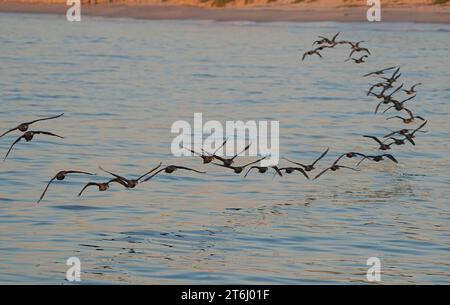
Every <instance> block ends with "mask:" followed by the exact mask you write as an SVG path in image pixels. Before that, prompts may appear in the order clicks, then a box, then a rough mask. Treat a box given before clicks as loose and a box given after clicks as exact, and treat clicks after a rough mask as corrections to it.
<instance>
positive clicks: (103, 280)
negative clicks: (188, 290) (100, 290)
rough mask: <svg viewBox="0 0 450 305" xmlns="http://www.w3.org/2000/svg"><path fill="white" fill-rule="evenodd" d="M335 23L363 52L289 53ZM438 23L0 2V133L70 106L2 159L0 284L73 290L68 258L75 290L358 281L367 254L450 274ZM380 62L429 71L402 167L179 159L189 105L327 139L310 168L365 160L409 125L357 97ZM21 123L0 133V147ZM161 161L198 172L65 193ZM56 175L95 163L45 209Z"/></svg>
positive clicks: (318, 143) (308, 150) (294, 149)
mask: <svg viewBox="0 0 450 305" xmlns="http://www.w3.org/2000/svg"><path fill="white" fill-rule="evenodd" d="M338 31H340V32H341V36H342V38H343V39H348V40H355V41H357V40H365V41H366V43H365V45H366V46H367V47H368V48H370V50H371V51H372V56H371V57H370V58H368V61H367V63H366V64H361V65H357V64H353V63H350V62H345V61H344V60H345V59H346V57H347V56H348V55H347V54H348V47H343V46H341V47H339V48H337V49H333V50H325V51H324V52H323V56H324V58H323V59H319V58H317V57H309V58H307V59H306V60H305V61H304V62H301V60H300V56H301V54H302V52H304V51H307V50H309V49H310V48H311V43H312V41H313V40H314V39H315V38H316V37H317V36H318V35H326V36H332V35H333V34H334V33H336V32H338ZM449 32H450V26H448V25H438V24H434V25H427V24H407V23H395V24H390V23H380V24H368V23H332V22H329V23H323V22H322V23H304V24H303V23H249V22H225V23H219V22H212V21H143V20H139V21H137V20H128V19H101V18H84V19H83V21H82V22H81V23H69V22H66V21H65V19H64V16H51V15H26V14H23V15H21V14H0V63H1V65H0V130H1V131H4V130H8V129H9V128H11V127H14V126H16V125H17V124H18V123H20V122H25V121H29V120H32V119H34V118H39V117H45V116H50V115H54V114H59V113H62V112H64V113H65V115H64V116H63V117H62V118H60V119H57V120H53V121H47V122H41V123H39V124H36V125H33V126H32V129H34V130H45V131H51V132H55V133H58V134H60V135H63V136H64V137H65V139H63V140H62V139H56V138H48V137H44V136H41V137H39V136H37V137H36V140H33V141H32V142H29V143H25V142H21V143H19V144H17V145H16V147H15V149H14V150H13V151H12V153H11V155H10V157H9V158H8V159H7V160H6V161H5V162H0V163H1V164H0V283H9V284H11V283H12V284H16V283H17V284H18V283H39V284H44V283H50V284H67V283H69V282H68V281H67V280H66V271H67V268H68V266H66V260H67V259H68V258H69V257H74V256H75V257H78V258H79V259H80V260H81V264H82V271H81V272H82V273H81V277H82V283H84V284H92V283H96V284H111V283H123V284H167V283H175V284H316V283H318V284H331V283H339V284H341V283H342V284H344V283H367V280H366V272H367V269H368V268H369V266H367V265H366V261H367V259H368V258H369V257H378V258H379V259H380V260H381V268H382V269H381V272H382V281H381V284H407V283H413V284H437V283H447V284H449V283H450V251H449V250H450V222H449V219H450V207H449V195H450V194H449V191H448V189H449V183H450V176H449V172H450V157H449V148H450V147H449V142H448V139H449V138H450V122H449V115H450V113H449V102H450V82H449V79H450V72H449V62H448V54H449V53H450V35H449ZM392 65H400V66H401V69H402V70H401V72H402V77H401V82H404V83H405V87H408V86H410V85H412V84H414V83H416V82H422V83H423V85H422V86H420V87H418V95H417V98H416V99H414V100H413V101H411V102H408V103H409V106H410V107H411V108H412V109H413V110H414V112H415V113H417V114H420V115H422V116H424V117H426V118H427V120H428V122H429V123H428V125H427V127H426V128H425V129H426V130H427V131H428V132H427V133H419V134H418V135H417V139H416V141H417V145H416V146H415V147H413V146H411V145H405V146H398V147H394V148H393V149H392V154H394V155H395V157H396V158H397V159H398V160H399V164H398V165H396V164H394V163H392V162H389V161H386V162H381V163H372V162H365V163H363V164H362V165H361V166H360V167H359V168H360V170H361V171H359V172H352V171H345V170H342V171H338V172H336V173H330V174H327V175H324V176H323V177H322V178H321V179H318V180H316V181H312V180H310V181H308V180H306V179H305V178H304V177H302V176H301V175H299V174H292V175H285V176H284V177H275V178H274V177H273V175H272V174H265V175H262V174H258V173H256V172H254V173H252V174H250V175H249V176H248V177H247V178H246V179H244V178H243V175H240V176H238V175H235V174H233V173H232V172H231V171H229V170H226V169H222V168H219V167H215V166H213V165H203V164H202V163H201V160H200V159H199V158H195V157H183V158H176V157H174V156H173V155H172V154H171V150H170V146H171V142H172V140H173V139H174V137H175V136H176V134H173V133H171V125H172V123H173V122H175V121H177V120H187V121H190V122H192V121H193V114H194V112H201V113H203V119H204V120H205V121H206V120H217V121H219V122H225V121H227V120H232V121H236V120H243V121H248V120H276V121H279V122H280V135H279V141H280V154H281V155H282V156H284V157H288V158H291V159H295V160H298V161H303V162H310V161H312V160H314V159H315V158H316V157H317V156H318V155H319V154H320V153H321V152H322V151H324V150H325V149H326V148H327V147H330V153H329V155H327V156H326V157H325V158H324V159H323V160H322V161H321V162H320V163H319V164H318V168H319V169H322V168H325V167H326V166H327V165H329V164H330V163H331V162H333V161H334V159H335V158H336V157H337V156H339V154H340V153H344V152H347V151H360V152H364V153H377V145H376V143H375V142H373V141H371V140H370V139H365V138H363V137H362V135H364V134H371V135H378V136H383V135H384V134H386V133H387V132H388V131H389V129H399V128H403V126H404V125H403V124H401V123H400V122H398V121H395V120H392V121H387V120H386V118H387V117H388V115H387V114H386V115H383V114H378V115H374V113H373V109H374V107H375V105H376V99H375V98H374V97H367V96H366V94H365V92H366V90H367V88H368V86H369V84H371V83H374V82H375V81H376V79H375V78H362V77H361V76H362V75H363V74H364V73H367V72H370V71H371V70H373V69H380V68H384V67H388V66H392ZM398 96H401V94H399V95H398ZM411 126H417V123H416V124H412V125H411ZM19 135H20V133H19V132H14V133H11V134H9V135H7V136H5V137H3V138H0V151H1V154H2V156H3V154H5V153H6V151H7V150H8V148H9V146H10V145H11V143H12V142H14V140H15V139H16V138H17V137H18V136H19ZM253 159H254V158H253ZM253 159H252V158H251V157H240V158H238V160H237V161H236V163H237V164H241V163H245V162H247V161H248V160H253ZM159 162H163V163H164V164H178V165H184V166H189V167H193V168H196V169H198V170H204V171H206V172H207V174H203V175H202V174H196V173H190V172H182V171H178V172H175V173H174V174H172V175H160V176H157V177H156V178H154V179H152V180H151V181H150V182H148V183H146V184H142V185H139V186H138V187H137V188H136V189H133V190H126V189H124V188H121V187H119V186H118V185H113V186H112V188H111V189H110V190H109V191H108V192H103V193H100V192H97V191H96V190H95V189H88V190H87V191H86V193H85V194H84V196H83V197H81V198H78V197H77V194H78V192H79V191H80V189H81V188H82V187H83V185H84V184H85V183H86V182H88V181H97V182H103V181H106V179H109V178H108V176H107V175H106V174H104V173H103V172H101V171H100V170H99V169H98V166H103V167H105V168H107V169H109V170H112V171H115V172H118V173H121V174H123V175H125V176H127V177H128V176H129V177H133V176H139V175H140V174H142V172H144V171H146V170H149V169H151V168H152V167H154V166H155V165H157V164H158V163H159ZM344 162H345V164H346V165H348V166H355V163H356V162H357V161H356V160H345V161H344ZM285 164H286V165H287V163H286V162H285V161H281V165H285ZM343 164H344V163H343ZM67 169H77V170H86V171H93V172H96V173H97V174H98V175H97V176H95V177H86V176H75V175H74V176H70V177H68V178H67V179H66V180H65V181H62V182H55V183H54V184H52V185H51V187H50V189H49V191H48V193H47V196H46V198H45V199H44V201H42V202H41V203H40V204H37V203H36V201H37V199H38V198H39V196H40V194H41V192H42V191H43V189H44V187H45V185H46V183H47V182H48V180H49V179H50V178H51V177H53V175H55V174H56V172H58V171H59V170H67ZM312 175H313V174H312Z"/></svg>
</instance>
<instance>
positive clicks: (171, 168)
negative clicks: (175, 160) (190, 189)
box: [141, 165, 206, 183]
mask: <svg viewBox="0 0 450 305" xmlns="http://www.w3.org/2000/svg"><path fill="white" fill-rule="evenodd" d="M178 169H183V170H188V171H193V172H196V173H199V174H206V172H201V171H198V170H195V169H192V168H189V167H184V166H178V165H169V166H166V167H164V168H161V169H160V170H159V171H157V172H156V173H154V174H153V175H151V176H149V177H147V178H145V179H144V180H143V181H142V182H146V181H148V180H150V179H152V178H153V177H155V176H156V175H158V174H159V173H161V172H166V173H167V174H172V173H173V172H174V171H176V170H178ZM142 182H141V183H142Z"/></svg>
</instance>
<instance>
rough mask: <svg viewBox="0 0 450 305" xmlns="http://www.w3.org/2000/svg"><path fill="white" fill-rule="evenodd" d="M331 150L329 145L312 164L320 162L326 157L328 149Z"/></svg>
mask: <svg viewBox="0 0 450 305" xmlns="http://www.w3.org/2000/svg"><path fill="white" fill-rule="evenodd" d="M329 150H330V148H329V147H328V148H327V150H325V151H324V152H323V153H322V154H321V155H320V157H319V158H317V159H316V161H314V163H313V164H312V166H314V165H316V163H317V162H319V161H320V160H322V159H323V157H325V156H326V155H327V153H328V151H329Z"/></svg>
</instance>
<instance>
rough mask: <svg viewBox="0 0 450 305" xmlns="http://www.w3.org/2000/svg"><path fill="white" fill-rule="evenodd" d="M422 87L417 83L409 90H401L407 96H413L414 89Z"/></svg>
mask: <svg viewBox="0 0 450 305" xmlns="http://www.w3.org/2000/svg"><path fill="white" fill-rule="evenodd" d="M419 85H422V83H417V84H415V85H413V86H412V87H411V88H410V89H403V91H404V92H405V93H406V94H407V95H413V94H414V93H416V92H417V91H416V87H417V86H419Z"/></svg>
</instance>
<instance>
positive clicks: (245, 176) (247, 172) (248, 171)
mask: <svg viewBox="0 0 450 305" xmlns="http://www.w3.org/2000/svg"><path fill="white" fill-rule="evenodd" d="M254 168H258V166H252V167H250V168H249V169H248V171H247V173H245V176H244V178H246V177H247V175H248V173H249V172H250V171H251V170H252V169H254Z"/></svg>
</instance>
